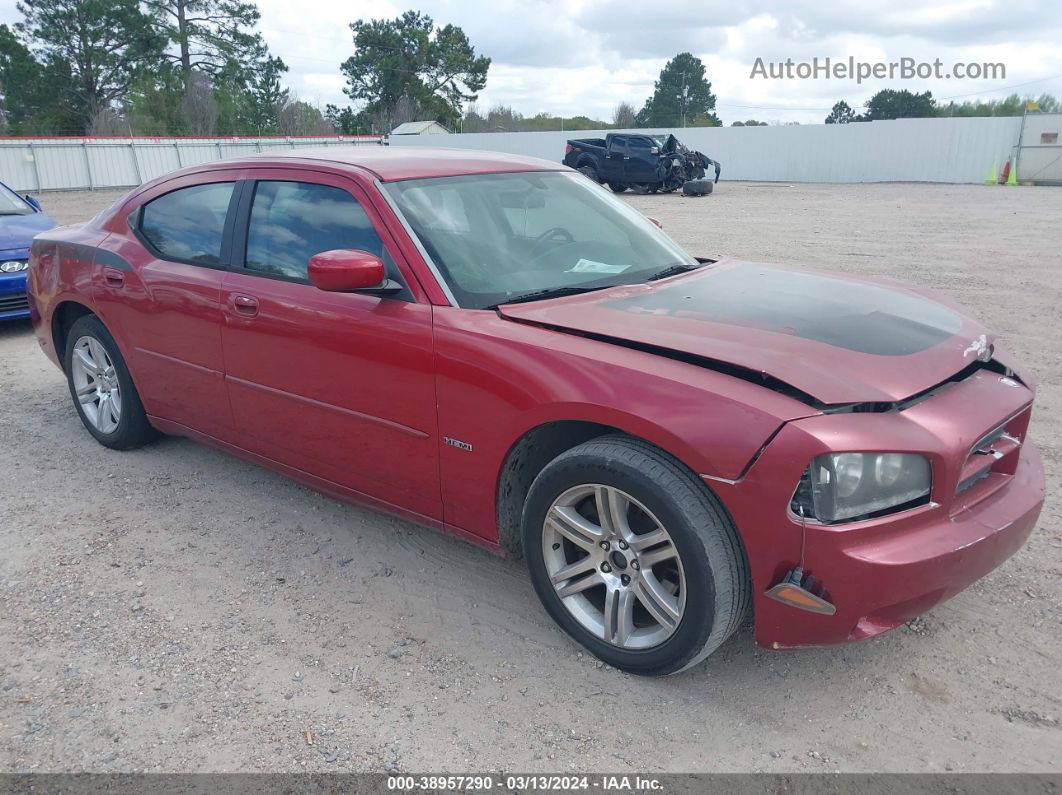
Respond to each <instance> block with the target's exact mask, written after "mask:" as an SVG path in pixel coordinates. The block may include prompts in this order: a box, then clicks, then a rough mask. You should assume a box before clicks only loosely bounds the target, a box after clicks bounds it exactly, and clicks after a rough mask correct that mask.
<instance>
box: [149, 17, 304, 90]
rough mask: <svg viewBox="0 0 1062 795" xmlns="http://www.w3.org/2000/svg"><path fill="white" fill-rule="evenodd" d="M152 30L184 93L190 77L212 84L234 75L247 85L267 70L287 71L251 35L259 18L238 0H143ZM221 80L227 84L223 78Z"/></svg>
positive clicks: (229, 80) (191, 82)
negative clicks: (203, 76)
mask: <svg viewBox="0 0 1062 795" xmlns="http://www.w3.org/2000/svg"><path fill="white" fill-rule="evenodd" d="M144 5H145V6H146V7H147V9H148V10H149V12H150V15H151V21H152V26H153V28H154V29H155V31H156V32H157V33H158V35H160V36H161V37H163V38H164V39H165V40H166V42H167V48H166V50H165V52H164V53H163V57H164V58H165V59H166V60H167V61H169V62H170V63H171V64H173V65H174V67H176V69H177V70H178V72H179V74H180V75H181V82H182V84H183V85H184V88H185V91H186V92H187V91H188V90H189V89H190V88H191V87H192V86H193V80H194V78H193V73H194V72H202V73H204V74H206V75H208V76H210V78H211V80H212V81H213V82H217V81H218V78H221V77H223V73H226V72H227V73H228V74H229V75H230V76H231V75H233V74H234V73H237V72H239V73H240V74H239V75H238V76H239V78H241V79H242V80H243V81H244V82H246V83H250V82H251V81H252V80H253V79H254V78H255V76H256V75H258V74H260V73H261V72H263V71H266V70H274V71H276V70H278V69H279V71H282V72H283V71H287V66H285V65H284V62H283V61H281V60H280V59H279V58H270V57H269V51H268V48H267V47H266V44H265V42H264V41H263V40H262V35H261V34H260V33H257V32H252V29H253V28H254V27H255V26H256V25H257V24H258V20H259V18H260V16H261V15H260V14H259V12H258V6H256V5H255V4H254V3H245V2H241V0H144ZM224 82H230V83H231V82H232V79H231V78H230V79H228V80H226V81H224Z"/></svg>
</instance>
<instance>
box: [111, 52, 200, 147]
mask: <svg viewBox="0 0 1062 795" xmlns="http://www.w3.org/2000/svg"><path fill="white" fill-rule="evenodd" d="M183 94H184V85H183V84H182V82H181V76H180V75H179V74H178V73H177V70H176V69H174V68H173V67H172V66H170V65H169V64H166V63H162V64H160V65H159V68H158V69H157V70H155V71H154V72H152V73H150V74H149V73H147V72H145V73H143V74H141V75H139V76H138V77H137V79H136V80H134V81H133V84H132V85H131V86H130V88H129V92H128V94H127V95H126V97H125V99H124V100H123V102H122V108H123V112H124V114H125V119H126V122H127V124H128V125H129V129H130V130H132V132H133V134H134V135H186V134H187V133H188V130H187V128H186V127H185V123H184V117H183V116H182V115H181V99H182V97H183Z"/></svg>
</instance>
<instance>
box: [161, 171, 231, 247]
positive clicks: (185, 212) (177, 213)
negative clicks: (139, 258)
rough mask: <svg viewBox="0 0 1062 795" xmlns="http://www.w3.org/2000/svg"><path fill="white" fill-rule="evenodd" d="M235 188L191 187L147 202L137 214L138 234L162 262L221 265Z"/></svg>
mask: <svg viewBox="0 0 1062 795" xmlns="http://www.w3.org/2000/svg"><path fill="white" fill-rule="evenodd" d="M234 185H235V183H232V182H213V183H210V184H208V185H193V186H191V187H188V188H181V189H179V190H175V191H173V192H172V193H167V194H165V195H164V196H160V197H159V198H157V199H154V200H153V201H150V202H148V203H147V204H145V205H144V206H143V207H142V208H141V210H140V234H141V235H143V237H144V239H145V240H146V241H147V242H148V243H149V244H150V245H151V246H152V247H153V248H154V249H155V250H156V251H158V253H159V254H161V255H162V256H163V258H165V259H172V260H177V261H179V262H193V263H197V264H200V265H220V264H221V261H222V260H221V244H222V238H223V237H224V233H225V217H226V215H227V214H228V210H229V201H230V200H231V199H232V190H233V186H234Z"/></svg>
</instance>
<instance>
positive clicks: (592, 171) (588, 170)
mask: <svg viewBox="0 0 1062 795" xmlns="http://www.w3.org/2000/svg"><path fill="white" fill-rule="evenodd" d="M578 171H579V173H580V174H582V175H583V176H584V177H586V178H587V179H589V180H591V181H593V182H596V183H597V184H598V185H600V184H601V180H600V179H598V178H597V169H596V168H594V167H593V166H579V169H578Z"/></svg>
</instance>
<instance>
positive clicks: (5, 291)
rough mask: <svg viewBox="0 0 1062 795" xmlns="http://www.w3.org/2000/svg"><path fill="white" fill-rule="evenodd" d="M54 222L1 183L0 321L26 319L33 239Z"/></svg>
mask: <svg viewBox="0 0 1062 795" xmlns="http://www.w3.org/2000/svg"><path fill="white" fill-rule="evenodd" d="M53 226H55V220H54V219H53V218H52V217H51V216H50V215H46V214H45V213H44V211H43V210H41V206H40V205H39V204H38V203H37V200H36V199H33V198H31V197H29V196H19V195H18V194H17V193H15V191H13V190H11V188H9V187H7V185H5V184H4V183H2V182H0V321H4V320H14V319H15V318H19V317H29V304H27V303H26V269H27V267H28V264H29V263H28V261H29V247H30V241H32V240H33V236H34V235H35V234H37V233H38V232H43V231H44V230H46V229H51V228H52V227H53Z"/></svg>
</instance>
